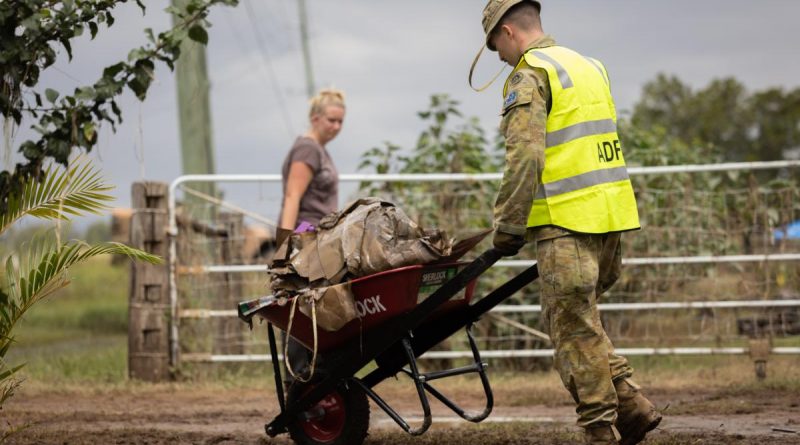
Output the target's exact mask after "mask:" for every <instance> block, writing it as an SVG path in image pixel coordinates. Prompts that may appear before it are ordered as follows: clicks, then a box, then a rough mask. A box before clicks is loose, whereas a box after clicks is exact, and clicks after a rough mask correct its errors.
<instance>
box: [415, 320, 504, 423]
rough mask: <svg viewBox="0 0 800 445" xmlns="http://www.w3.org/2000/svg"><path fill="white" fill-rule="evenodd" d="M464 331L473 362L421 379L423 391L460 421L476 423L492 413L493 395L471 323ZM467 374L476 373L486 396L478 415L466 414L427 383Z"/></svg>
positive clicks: (486, 365)
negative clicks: (434, 398)
mask: <svg viewBox="0 0 800 445" xmlns="http://www.w3.org/2000/svg"><path fill="white" fill-rule="evenodd" d="M465 330H466V331H467V338H468V339H469V346H470V349H472V358H473V361H474V362H473V364H471V365H469V366H463V367H461V368H455V369H447V370H444V371H437V372H431V373H427V374H423V375H422V376H421V377H422V381H423V386H424V387H425V390H426V391H428V392H429V393H430V394H431V395H432V396H434V397H436V398H437V399H438V400H439V401H440V402H442V403H443V404H444V405H445V406H447V407H448V408H450V409H451V410H452V411H453V412H454V413H456V414H458V415H459V416H460V417H461V418H462V419H464V420H468V421H470V422H475V423H478V422H481V421H483V420H485V419H486V418H487V417H489V414H491V413H492V408H493V407H494V394H493V393H492V387H491V385H490V384H489V377H488V376H487V375H486V368H487V367H488V364H486V363H485V362H483V361H481V353H480V350H479V349H478V345H477V344H476V343H475V338H474V337H473V336H472V323H470V324H469V325H467V327H466V328H465ZM403 372H404V373H406V374H409V371H408V370H407V369H403ZM469 373H477V374H478V375H479V376H480V379H481V384H482V385H483V392H484V395H485V396H486V405H485V406H484V409H483V411H481V412H480V413H478V414H470V413H468V412H467V411H465V410H464V409H462V408H461V407H460V406H458V405H456V404H455V402H453V401H452V400H450V399H449V398H447V396H445V395H444V394H442V393H440V392H439V391H437V390H436V388H434V387H433V386H431V385H430V383H429V382H431V381H433V380H437V379H443V378H446V377H452V376H456V375H462V374H469Z"/></svg>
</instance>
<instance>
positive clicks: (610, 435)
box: [583, 425, 619, 445]
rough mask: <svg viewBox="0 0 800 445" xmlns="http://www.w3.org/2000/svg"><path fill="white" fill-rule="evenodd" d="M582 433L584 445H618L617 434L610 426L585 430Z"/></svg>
mask: <svg viewBox="0 0 800 445" xmlns="http://www.w3.org/2000/svg"><path fill="white" fill-rule="evenodd" d="M583 431H584V433H583V434H584V436H583V437H584V443H585V444H586V445H619V433H618V432H617V429H616V428H614V427H613V426H611V425H605V426H600V427H596V428H586V429H585V430H583Z"/></svg>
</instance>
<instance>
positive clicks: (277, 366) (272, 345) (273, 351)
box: [267, 323, 286, 412]
mask: <svg viewBox="0 0 800 445" xmlns="http://www.w3.org/2000/svg"><path fill="white" fill-rule="evenodd" d="M267 336H268V337H269V353H270V357H271V358H272V371H273V374H274V375H275V393H276V394H278V404H279V405H280V407H281V412H283V411H285V410H286V396H285V395H284V394H283V378H282V376H281V361H280V359H279V358H278V346H277V344H276V342H275V329H274V328H273V327H272V323H267Z"/></svg>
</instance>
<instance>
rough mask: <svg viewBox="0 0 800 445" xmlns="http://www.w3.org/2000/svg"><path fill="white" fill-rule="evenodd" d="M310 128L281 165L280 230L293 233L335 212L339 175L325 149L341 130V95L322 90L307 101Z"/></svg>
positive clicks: (337, 92) (332, 91) (342, 95)
mask: <svg viewBox="0 0 800 445" xmlns="http://www.w3.org/2000/svg"><path fill="white" fill-rule="evenodd" d="M308 114H309V121H310V127H309V129H308V131H307V132H306V133H305V134H304V135H302V136H300V137H298V138H297V140H296V141H295V142H294V145H293V146H292V149H291V150H290V151H289V154H288V155H287V156H286V160H285V161H283V169H282V175H283V203H282V205H281V216H280V219H279V221H280V227H281V228H284V229H289V230H294V229H295V228H296V227H297V226H298V225H299V224H300V223H302V222H303V221H305V222H308V223H310V224H312V225H314V226H316V225H318V224H319V220H320V219H321V218H322V217H323V216H325V215H327V214H328V213H331V212H334V211H336V210H337V208H338V200H339V193H338V192H339V174H338V172H337V171H336V166H335V165H334V164H333V160H332V159H331V156H330V154H329V153H328V151H327V150H326V149H325V146H326V145H327V143H328V142H330V141H332V140H333V139H334V138H335V137H336V135H338V134H339V131H340V130H341V129H342V123H343V122H344V115H345V105H344V93H343V92H341V91H339V90H334V89H324V90H322V91H320V92H319V93H318V94H317V95H316V96H314V98H312V99H311V107H310V110H309V113H308Z"/></svg>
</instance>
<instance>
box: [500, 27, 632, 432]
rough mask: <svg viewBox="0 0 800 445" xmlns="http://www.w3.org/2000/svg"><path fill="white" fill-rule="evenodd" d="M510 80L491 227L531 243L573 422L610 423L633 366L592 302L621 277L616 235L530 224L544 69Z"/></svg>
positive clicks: (540, 147) (540, 155) (549, 42)
mask: <svg viewBox="0 0 800 445" xmlns="http://www.w3.org/2000/svg"><path fill="white" fill-rule="evenodd" d="M553 45H555V41H554V40H553V38H552V37H550V36H544V37H542V38H540V39H538V40H536V41H534V42H533V43H531V44H530V45H528V48H529V49H531V48H542V47H548V46H553ZM508 82H509V93H511V92H512V91H515V92H516V94H513V95H512V94H509V95H508V96H507V97H513V98H514V100H513V101H511V103H505V104H504V106H503V111H502V114H503V120H502V124H501V131H502V132H503V135H504V136H505V140H506V167H505V172H504V175H503V181H502V184H501V186H500V191H499V194H498V197H497V201H496V203H495V207H494V218H495V227H496V229H497V230H498V231H500V232H506V233H510V234H514V235H525V236H526V238H527V239H528V240H529V241H535V242H536V245H537V260H538V264H539V273H540V276H541V304H542V318H543V322H544V328H545V330H546V331H547V332H548V333H549V334H550V336H551V338H552V341H553V345H554V347H555V367H556V369H557V370H558V372H559V375H560V376H561V380H562V382H563V383H564V386H565V387H566V388H567V389H568V390H569V392H570V394H572V397H573V398H574V399H575V402H576V403H577V404H578V407H577V409H576V411H577V413H578V415H579V418H578V425H579V426H581V427H584V428H593V427H598V426H603V425H612V424H613V423H614V421H615V420H616V417H617V394H616V392H615V389H614V383H613V382H614V381H619V380H621V379H624V378H626V377H630V376H631V374H632V373H633V370H632V369H631V367H630V366H629V365H628V362H627V360H626V359H625V358H624V357H621V356H619V355H616V354H614V348H613V346H612V344H611V342H610V340H609V339H608V336H607V335H606V333H605V331H604V329H603V326H602V324H601V323H600V315H599V313H598V310H597V300H598V298H599V296H600V294H602V293H603V292H604V291H605V290H607V289H608V288H609V287H611V285H613V284H614V282H615V281H616V280H617V278H618V277H619V274H620V266H621V254H620V244H619V239H620V236H619V234H618V233H612V234H605V235H583V234H576V233H571V232H569V231H566V230H564V229H561V228H558V227H552V226H549V227H537V228H534V229H528V228H527V223H528V216H529V214H530V210H531V206H532V204H533V198H534V196H535V194H536V188H537V186H538V184H540V183H541V179H542V171H543V170H544V163H545V134H546V123H547V112H548V109H549V106H548V105H549V104H550V101H551V94H550V86H549V82H548V79H547V73H546V72H545V71H544V70H539V69H536V68H532V67H522V68H520V69H519V70H516V71H515V72H514V73H512V75H511V78H510V80H509V81H508ZM507 102H508V101H507ZM532 178H536V179H537V180H536V181H533V180H532Z"/></svg>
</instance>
